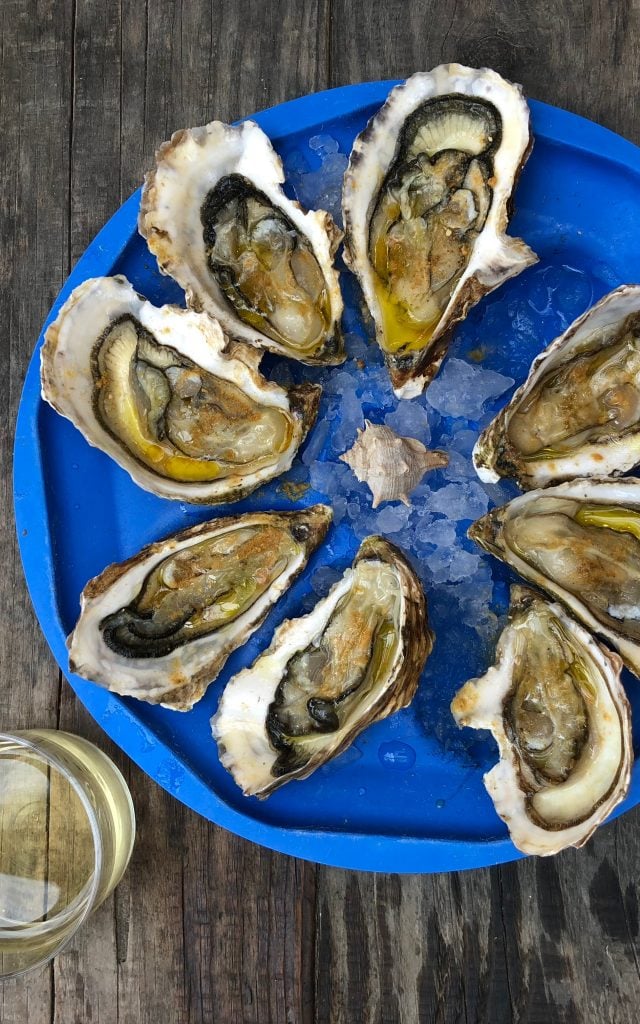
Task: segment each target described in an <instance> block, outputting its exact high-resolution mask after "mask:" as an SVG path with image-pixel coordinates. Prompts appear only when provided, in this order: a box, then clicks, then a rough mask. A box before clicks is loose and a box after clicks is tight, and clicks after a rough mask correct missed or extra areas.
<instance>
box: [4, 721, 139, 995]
mask: <svg viewBox="0 0 640 1024" xmlns="http://www.w3.org/2000/svg"><path fill="white" fill-rule="evenodd" d="M134 838H135V815H134V811H133V804H132V802H131V796H130V793H129V790H128V788H127V784H126V782H125V781H124V779H123V777H122V775H121V774H120V772H119V771H118V769H117V768H116V766H115V765H114V764H113V762H112V761H111V760H110V759H109V758H108V757H107V755H106V754H104V753H103V752H102V751H101V750H98V748H97V747H95V746H94V745H93V743H89V742H88V741H87V740H85V739H82V738H81V737H80V736H73V735H71V733H68V732H59V731H53V730H48V729H31V730H28V731H25V732H16V733H14V734H12V735H9V734H6V733H0V979H4V978H10V977H13V976H15V975H17V974H23V973H24V972H25V971H29V970H32V969H33V968H35V967H40V966H42V965H43V964H45V963H46V962H47V961H48V960H50V959H51V958H52V957H54V956H56V954H57V953H59V952H60V950H61V949H62V947H63V946H64V945H66V943H67V942H68V941H69V940H70V939H71V937H72V936H73V935H74V934H75V932H76V931H77V930H78V928H79V927H80V925H81V924H82V922H83V921H84V920H85V918H86V917H87V916H88V915H89V914H90V913H91V912H92V911H93V910H95V909H96V907H98V906H99V905H100V904H101V903H102V901H103V900H104V899H105V898H106V897H107V896H108V895H109V893H110V892H112V890H113V889H114V888H115V886H116V885H117V884H118V882H119V881H120V879H121V878H122V875H123V874H124V871H125V868H126V867H127V864H128V862H129V858H130V856H131V851H132V849H133V841H134Z"/></svg>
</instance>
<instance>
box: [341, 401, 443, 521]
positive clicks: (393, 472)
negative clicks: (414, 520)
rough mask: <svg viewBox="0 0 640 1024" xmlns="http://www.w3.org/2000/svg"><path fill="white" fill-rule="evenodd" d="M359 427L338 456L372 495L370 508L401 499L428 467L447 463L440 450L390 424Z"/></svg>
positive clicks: (371, 424) (372, 424)
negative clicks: (431, 449)
mask: <svg viewBox="0 0 640 1024" xmlns="http://www.w3.org/2000/svg"><path fill="white" fill-rule="evenodd" d="M364 424H365V425H364V430H358V436H357V438H356V441H355V444H354V445H353V448H350V449H349V451H347V452H345V453H344V455H341V456H340V459H341V461H342V462H346V463H347V465H348V466H350V467H351V469H352V470H353V472H354V473H355V475H356V477H357V479H358V480H360V482H361V483H366V484H367V486H368V487H369V490H370V491H371V493H372V495H373V507H374V508H377V507H378V505H380V503H381V502H383V501H403V502H404V503H405V505H409V504H410V501H409V495H410V494H411V491H413V490H414V488H416V487H417V486H418V484H419V483H420V481H421V480H422V478H423V476H424V474H425V473H426V472H427V471H428V470H430V469H439V468H441V467H442V466H446V465H447V464H448V462H449V456H448V455H447V453H446V452H443V451H429V449H428V448H425V446H424V445H423V444H422V442H421V441H418V440H416V438H415V437H400V436H399V434H396V432H395V431H394V430H392V429H391V427H385V426H381V425H379V424H375V423H370V422H369V420H365V421H364Z"/></svg>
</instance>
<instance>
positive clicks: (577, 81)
mask: <svg viewBox="0 0 640 1024" xmlns="http://www.w3.org/2000/svg"><path fill="white" fill-rule="evenodd" d="M331 25H332V32H331V85H343V84H345V83H346V82H360V81H368V80H375V79H381V78H406V76H407V75H410V74H411V73H412V72H414V71H425V70H428V69H429V68H432V67H434V66H435V65H436V64H440V63H443V62H446V61H458V62H460V63H461V64H469V65H470V66H471V67H491V68H495V70H496V71H499V72H500V73H501V74H503V75H506V76H507V78H511V79H513V80H514V81H517V82H521V83H522V84H523V85H524V88H525V91H526V93H527V95H529V96H532V97H535V98H536V99H540V100H545V101H546V102H547V103H553V104H555V105H556V106H560V107H566V108H567V109H568V110H573V111H575V112H576V113H578V114H582V115H583V116H584V117H589V118H591V119H592V120H594V121H600V122H601V123H602V124H604V125H606V126H607V127H609V128H612V129H613V130H614V131H617V132H620V133H621V134H622V135H626V136H627V137H628V138H630V139H632V140H633V141H634V142H637V141H639V140H640V121H639V120H638V116H637V113H636V97H637V95H638V88H639V86H640V67H639V65H638V61H637V59H636V46H637V40H638V36H639V34H640V7H639V6H638V4H637V3H636V2H635V0H620V2H618V3H615V4H608V3H599V2H597V0H567V2H565V3H562V4H557V3H552V2H550V0H535V2H533V3H527V4H514V3H509V2H508V0H498V2H495V3H494V2H491V0H483V2H480V3H474V5H473V7H470V6H469V5H468V4H462V3H451V4H441V3H432V2H430V0H413V2H411V3H406V2H405V0H371V2H370V3H368V4H367V7H366V16H364V17H363V10H362V8H361V6H360V5H359V4H354V3H351V2H350V0H333V3H332V18H331Z"/></svg>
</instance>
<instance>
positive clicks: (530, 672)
mask: <svg viewBox="0 0 640 1024" xmlns="http://www.w3.org/2000/svg"><path fill="white" fill-rule="evenodd" d="M621 669H622V662H621V660H620V658H618V656H617V655H615V654H611V653H610V652H609V651H606V650H605V649H604V647H601V646H600V644H598V643H596V641H595V640H594V639H593V637H592V636H591V635H590V634H589V633H588V632H587V631H586V630H585V629H583V628H582V626H579V625H578V623H577V622H575V621H574V620H573V619H572V618H570V616H569V615H567V614H566V612H565V611H564V610H563V609H562V608H561V607H560V605H557V604H550V603H549V602H548V601H545V600H544V599H543V598H541V597H540V596H539V595H538V594H536V593H534V592H533V591H531V590H529V589H527V588H525V587H512V589H511V607H510V609H509V623H508V625H507V626H506V628H505V629H504V631H503V632H502V635H501V636H500V640H499V641H498V649H497V657H496V664H495V665H494V666H493V667H492V668H490V669H489V671H488V672H487V673H486V675H484V676H482V678H480V679H472V680H471V681H470V682H468V683H466V684H465V685H464V686H463V687H462V689H461V690H460V691H459V692H458V694H457V695H456V697H455V698H454V700H453V702H452V704H451V711H452V713H453V716H454V718H455V719H456V721H457V723H458V725H461V726H462V725H469V726H472V727H473V728H476V729H490V730H491V732H492V733H493V735H494V738H495V740H496V742H497V744H498V750H499V752H500V760H499V762H498V764H497V765H496V766H495V767H494V768H492V769H491V771H490V772H488V773H487V774H486V775H485V777H484V782H485V786H486V787H487V790H488V792H489V794H490V796H491V799H492V800H493V802H494V804H495V808H496V811H497V812H498V814H499V815H500V817H501V818H502V819H503V820H504V821H505V822H506V823H507V825H508V827H509V832H510V834H511V838H512V840H513V842H514V843H515V845H516V846H517V847H518V849H519V850H522V851H523V852H524V853H533V854H539V855H542V856H547V855H549V854H553V853H558V852H559V851H560V850H563V849H564V848H565V847H567V846H582V845H584V843H586V841H587V840H588V839H589V837H590V836H591V835H592V833H593V832H594V831H595V829H596V828H597V827H598V825H600V824H601V822H603V821H604V820H605V818H607V817H608V816H609V814H610V813H611V811H612V810H613V808H614V807H615V806H616V805H617V804H619V803H620V801H621V800H623V799H624V796H625V794H626V792H627V789H628V787H629V780H630V777H631V765H632V762H633V747H632V740H631V712H630V708H629V704H628V701H627V698H626V696H625V692H624V689H623V687H622V685H621V683H620V671H621Z"/></svg>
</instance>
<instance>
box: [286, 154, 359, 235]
mask: <svg viewBox="0 0 640 1024" xmlns="http://www.w3.org/2000/svg"><path fill="white" fill-rule="evenodd" d="M309 149H310V150H311V151H312V152H313V153H314V154H315V155H316V158H319V159H320V166H319V167H318V168H317V170H312V171H310V170H309V164H308V162H307V160H306V158H305V156H304V155H303V154H302V153H295V154H294V155H293V157H291V158H290V159H289V160H288V161H287V178H288V180H289V182H290V183H291V185H293V188H294V190H295V193H296V197H297V199H298V201H299V202H300V203H302V205H303V206H304V207H305V208H306V209H318V210H328V211H329V213H330V214H331V216H332V217H333V219H334V221H335V222H336V224H339V225H342V209H341V202H342V179H343V177H344V172H345V171H346V169H347V164H348V162H349V158H348V156H347V154H346V153H340V152H339V145H338V142H337V141H336V140H335V139H333V138H332V137H331V136H330V135H314V136H313V137H312V138H310V139H309ZM309 155H310V154H309Z"/></svg>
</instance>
